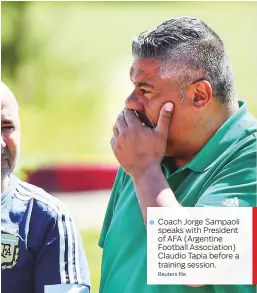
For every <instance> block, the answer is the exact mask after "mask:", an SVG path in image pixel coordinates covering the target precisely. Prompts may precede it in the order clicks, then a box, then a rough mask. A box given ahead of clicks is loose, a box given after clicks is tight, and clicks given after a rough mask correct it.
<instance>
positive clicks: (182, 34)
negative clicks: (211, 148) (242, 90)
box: [132, 16, 235, 103]
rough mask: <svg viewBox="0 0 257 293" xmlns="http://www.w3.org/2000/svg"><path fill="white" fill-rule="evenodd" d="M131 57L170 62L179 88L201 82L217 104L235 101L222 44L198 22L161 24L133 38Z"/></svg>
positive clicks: (184, 20) (185, 19) (180, 19)
mask: <svg viewBox="0 0 257 293" xmlns="http://www.w3.org/2000/svg"><path fill="white" fill-rule="evenodd" d="M132 53H133V56H134V57H135V58H157V59H160V60H165V61H168V62H172V65H173V66H172V68H173V73H174V75H176V74H178V76H177V78H178V79H179V82H180V84H181V86H183V85H184V86H186V85H188V84H190V83H191V82H194V81H196V80H199V79H205V80H207V81H209V83H210V84H211V86H212V91H213V96H214V97H216V98H217V99H218V100H219V101H220V102H221V103H228V102H230V101H231V100H232V99H233V98H234V97H235V86H234V77H233V73H232V67H231V62H230V59H229V57H228V54H227V52H226V50H225V48H224V44H223V42H222V40H221V39H220V37H219V36H218V35H217V34H216V33H215V32H214V31H213V30H212V29H211V28H210V27H209V26H208V25H207V24H205V23H204V22H203V21H202V20H200V19H197V18H191V17H187V16H182V17H177V18H172V19H169V20H167V21H164V22H162V23H161V24H160V25H158V26H157V27H155V28H154V29H151V30H148V31H146V32H143V33H141V34H140V35H139V36H137V37H136V38H135V39H134V40H133V43H132ZM176 64H177V66H176ZM174 65H175V66H174ZM170 70H172V69H170ZM176 71H177V72H176ZM173 78H176V77H174V76H173Z"/></svg>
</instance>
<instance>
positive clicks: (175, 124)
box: [170, 107, 195, 137]
mask: <svg viewBox="0 0 257 293" xmlns="http://www.w3.org/2000/svg"><path fill="white" fill-rule="evenodd" d="M194 125H195V124H194V119H193V117H192V114H191V111H186V109H183V107H182V108H181V109H176V108H175V109H174V112H173V114H172V117H171V124H170V131H171V135H172V136H173V137H187V136H188V135H190V133H192V131H193V129H194Z"/></svg>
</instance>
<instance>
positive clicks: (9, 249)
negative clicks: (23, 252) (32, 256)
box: [1, 233, 19, 270]
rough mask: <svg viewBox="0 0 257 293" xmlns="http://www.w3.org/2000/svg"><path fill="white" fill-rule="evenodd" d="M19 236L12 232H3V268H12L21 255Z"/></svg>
mask: <svg viewBox="0 0 257 293" xmlns="http://www.w3.org/2000/svg"><path fill="white" fill-rule="evenodd" d="M18 244H19V237H18V236H15V235H11V234H4V233H2V234H1V268H2V270H5V269H11V268H12V267H14V266H15V265H16V263H17V259H18V257H19V248H18Z"/></svg>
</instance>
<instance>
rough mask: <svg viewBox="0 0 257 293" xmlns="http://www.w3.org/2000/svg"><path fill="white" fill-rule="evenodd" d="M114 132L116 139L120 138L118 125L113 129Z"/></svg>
mask: <svg viewBox="0 0 257 293" xmlns="http://www.w3.org/2000/svg"><path fill="white" fill-rule="evenodd" d="M112 132H113V135H114V137H118V136H119V129H118V127H117V124H114V126H113V128H112Z"/></svg>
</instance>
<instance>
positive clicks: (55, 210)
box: [15, 179, 69, 217]
mask: <svg viewBox="0 0 257 293" xmlns="http://www.w3.org/2000/svg"><path fill="white" fill-rule="evenodd" d="M15 196H16V198H18V199H19V200H21V201H25V202H26V201H27V202H28V205H31V208H32V209H33V210H34V211H35V212H38V213H40V214H46V215H48V216H52V217H57V216H58V215H68V214H69V213H68V210H67V207H66V206H65V204H64V203H63V202H62V201H61V200H59V199H58V198H56V197H55V196H53V195H51V194H49V193H48V192H46V191H45V190H44V189H42V188H40V187H37V186H35V185H32V184H30V183H27V182H24V181H22V180H19V179H18V184H17V187H16V192H15Z"/></svg>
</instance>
